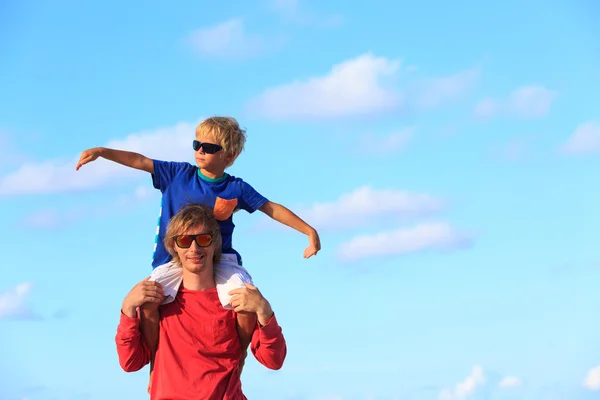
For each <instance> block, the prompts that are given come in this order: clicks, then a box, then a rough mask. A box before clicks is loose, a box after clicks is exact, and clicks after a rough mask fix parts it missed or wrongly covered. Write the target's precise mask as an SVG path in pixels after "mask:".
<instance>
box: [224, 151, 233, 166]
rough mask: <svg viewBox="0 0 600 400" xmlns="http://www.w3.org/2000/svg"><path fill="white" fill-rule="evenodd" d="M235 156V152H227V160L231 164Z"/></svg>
mask: <svg viewBox="0 0 600 400" xmlns="http://www.w3.org/2000/svg"><path fill="white" fill-rule="evenodd" d="M234 158H235V153H227V154H225V161H226V162H227V164H229V163H230V162H231V161H233V159H234Z"/></svg>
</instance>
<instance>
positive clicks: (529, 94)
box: [473, 85, 558, 118]
mask: <svg viewBox="0 0 600 400" xmlns="http://www.w3.org/2000/svg"><path fill="white" fill-rule="evenodd" d="M557 96H558V93H557V92H556V91H553V90H550V89H547V88H546V87H544V86H540V85H527V86H523V87H520V88H518V89H515V90H513V91H512V92H511V93H510V94H509V95H508V97H507V98H506V99H492V98H486V99H483V100H481V101H480V102H479V103H477V104H476V105H475V108H474V110H473V113H474V114H475V115H476V116H477V117H481V118H487V117H491V116H493V115H499V114H505V115H515V116H519V117H526V118H541V117H544V116H545V115H547V114H548V112H550V108H551V107H552V103H553V102H554V100H556V97H557Z"/></svg>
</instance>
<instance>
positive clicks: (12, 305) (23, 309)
mask: <svg viewBox="0 0 600 400" xmlns="http://www.w3.org/2000/svg"><path fill="white" fill-rule="evenodd" d="M31 286H32V284H31V282H24V283H21V284H19V285H17V286H15V287H14V288H12V289H9V290H7V291H5V292H2V293H0V318H7V317H12V318H33V317H35V315H34V313H33V312H32V311H31V309H30V308H29V306H28V305H27V303H26V300H27V296H28V295H29V292H30V290H31Z"/></svg>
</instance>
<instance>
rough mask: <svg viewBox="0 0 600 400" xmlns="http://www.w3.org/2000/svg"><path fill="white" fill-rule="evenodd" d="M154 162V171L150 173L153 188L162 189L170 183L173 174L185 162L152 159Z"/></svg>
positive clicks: (179, 169) (182, 166) (181, 167)
mask: <svg viewBox="0 0 600 400" xmlns="http://www.w3.org/2000/svg"><path fill="white" fill-rule="evenodd" d="M152 162H153V163H154V173H153V174H152V184H153V185H154V188H155V189H159V190H160V191H161V192H162V191H164V190H165V189H166V188H167V186H169V184H170V183H171V181H172V180H173V178H174V177H175V175H177V173H178V172H179V171H181V170H182V169H183V168H185V165H186V163H181V162H170V161H160V160H152Z"/></svg>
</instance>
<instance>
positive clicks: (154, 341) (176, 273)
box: [140, 262, 182, 393]
mask: <svg viewBox="0 0 600 400" xmlns="http://www.w3.org/2000/svg"><path fill="white" fill-rule="evenodd" d="M181 272H182V271H181V266H180V265H178V264H176V263H175V262H168V263H166V264H163V265H160V266H158V267H156V268H155V269H154V270H153V271H152V275H150V280H151V281H156V282H158V283H160V284H161V286H162V288H163V293H164V295H165V298H164V300H163V302H162V303H161V305H162V304H168V303H171V302H172V301H173V300H175V296H177V292H178V291H179V286H181V280H182V278H181ZM140 311H141V312H140V319H141V324H140V328H141V330H142V335H143V336H144V340H145V341H146V344H147V345H148V347H149V348H150V380H149V382H148V393H150V389H151V387H152V372H153V370H154V356H155V355H156V349H157V348H158V340H159V331H160V314H159V311H158V306H156V305H155V304H145V305H143V306H142V307H140Z"/></svg>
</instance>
